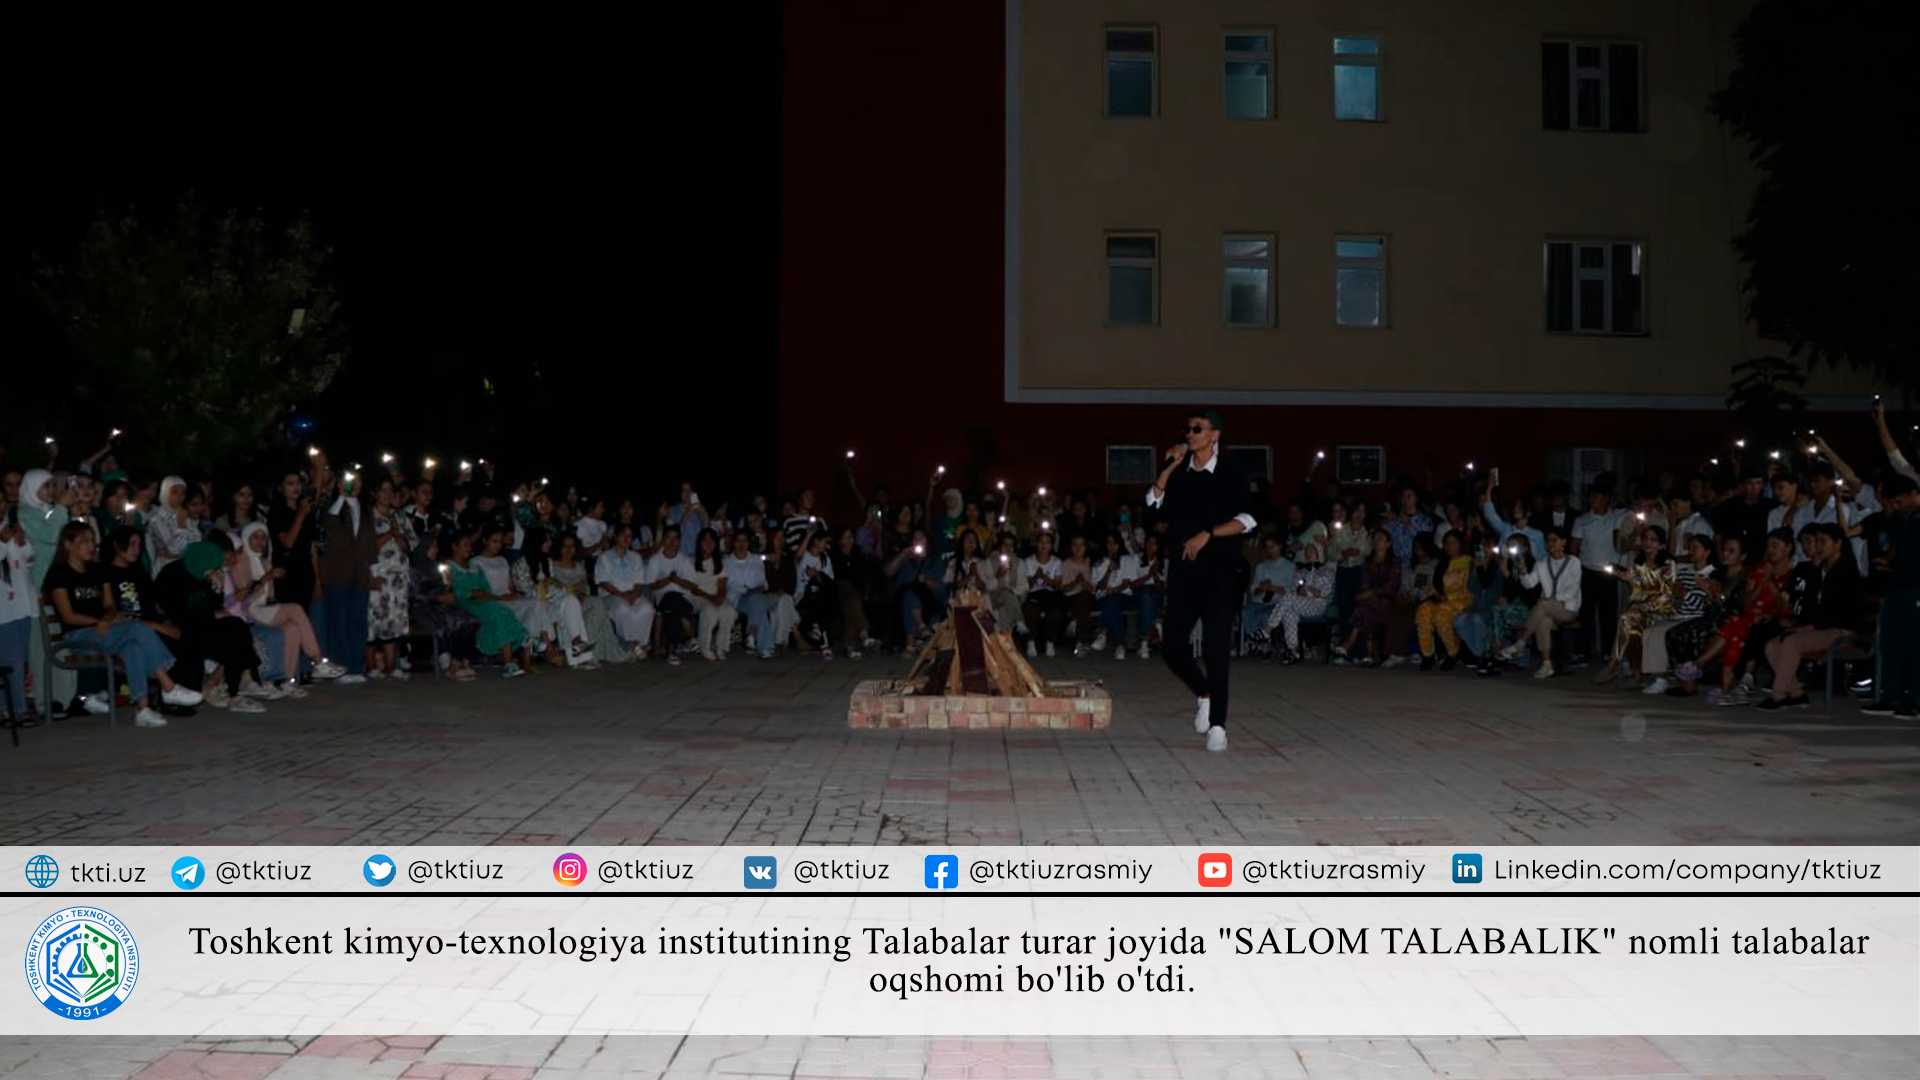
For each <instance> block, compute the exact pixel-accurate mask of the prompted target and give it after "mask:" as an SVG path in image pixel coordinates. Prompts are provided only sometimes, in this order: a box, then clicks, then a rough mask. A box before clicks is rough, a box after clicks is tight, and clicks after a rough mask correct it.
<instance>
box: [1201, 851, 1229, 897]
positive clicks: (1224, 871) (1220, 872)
mask: <svg viewBox="0 0 1920 1080" xmlns="http://www.w3.org/2000/svg"><path fill="white" fill-rule="evenodd" d="M1200 884H1202V885H1204V886H1206V887H1207V888H1210V889H1223V888H1226V887H1227V886H1228V885H1231V884H1233V856H1231V855H1229V854H1227V853H1226V852H1224V851H1209V852H1207V853H1205V854H1203V855H1201V856H1200Z"/></svg>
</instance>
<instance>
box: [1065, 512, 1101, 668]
mask: <svg viewBox="0 0 1920 1080" xmlns="http://www.w3.org/2000/svg"><path fill="white" fill-rule="evenodd" d="M1060 593H1061V595H1062V596H1065V597H1066V600H1067V615H1068V618H1069V619H1071V620H1072V623H1073V635H1072V636H1073V655H1074V656H1075V657H1076V658H1078V657H1082V656H1085V655H1086V654H1087V643H1088V642H1090V641H1092V640H1093V636H1094V634H1095V633H1097V630H1096V629H1095V627H1094V618H1093V560H1092V559H1090V558H1089V557H1088V555H1087V537H1086V535H1085V534H1084V533H1075V534H1074V536H1073V537H1072V538H1071V539H1069V540H1068V541H1067V555H1066V558H1064V559H1061V560H1060Z"/></svg>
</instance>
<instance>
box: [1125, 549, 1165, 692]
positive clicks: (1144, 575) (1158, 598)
mask: <svg viewBox="0 0 1920 1080" xmlns="http://www.w3.org/2000/svg"><path fill="white" fill-rule="evenodd" d="M1163 543H1164V541H1163V540H1161V538H1160V535H1159V534H1157V533H1151V532H1150V533H1148V534H1146V536H1145V537H1143V538H1142V539H1141V541H1140V579H1139V582H1138V583H1137V584H1135V585H1134V587H1133V591H1134V595H1136V596H1138V597H1139V598H1140V623H1139V626H1140V649H1139V651H1138V652H1137V653H1136V654H1135V655H1137V656H1138V657H1139V658H1140V659H1142V660H1147V659H1150V658H1151V657H1152V656H1153V652H1152V649H1151V648H1150V646H1151V645H1152V643H1153V642H1154V641H1156V640H1158V638H1159V634H1160V629H1159V627H1160V613H1161V612H1163V611H1165V610H1166V609H1167V560H1166V558H1165V557H1163V556H1162V555H1161V554H1160V552H1161V550H1162V544H1163Z"/></svg>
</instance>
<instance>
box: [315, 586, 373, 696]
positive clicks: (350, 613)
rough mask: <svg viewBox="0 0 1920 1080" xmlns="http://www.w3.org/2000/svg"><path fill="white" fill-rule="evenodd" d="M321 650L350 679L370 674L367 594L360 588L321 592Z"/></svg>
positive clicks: (336, 587) (325, 587) (334, 588)
mask: <svg viewBox="0 0 1920 1080" xmlns="http://www.w3.org/2000/svg"><path fill="white" fill-rule="evenodd" d="M320 607H321V615H322V616H323V619H324V621H322V622H321V623H320V632H319V637H320V647H321V648H322V649H325V650H326V652H327V659H329V660H331V661H333V662H334V663H336V664H339V665H340V666H341V667H343V668H346V669H347V674H349V675H363V674H365V673H366V670H367V590H365V589H362V588H360V587H359V586H357V585H325V586H322V587H321V590H320Z"/></svg>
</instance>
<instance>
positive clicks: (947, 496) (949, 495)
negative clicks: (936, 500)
mask: <svg viewBox="0 0 1920 1080" xmlns="http://www.w3.org/2000/svg"><path fill="white" fill-rule="evenodd" d="M940 499H941V501H942V502H944V503H945V504H946V507H947V516H948V517H959V516H960V512H961V511H963V510H965V509H966V508H967V499H966V496H964V495H962V494H960V489H959V488H948V489H947V490H946V491H945V492H943V493H942V494H941V496H940Z"/></svg>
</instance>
